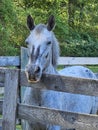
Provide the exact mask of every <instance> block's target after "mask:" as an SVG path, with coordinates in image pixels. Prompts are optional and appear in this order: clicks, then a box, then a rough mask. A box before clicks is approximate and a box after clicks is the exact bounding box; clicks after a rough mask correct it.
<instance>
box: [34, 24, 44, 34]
mask: <svg viewBox="0 0 98 130" xmlns="http://www.w3.org/2000/svg"><path fill="white" fill-rule="evenodd" d="M45 28H46V25H44V24H39V25H37V26H36V27H35V32H36V34H40V33H41V32H42V31H43V30H44V29H45Z"/></svg>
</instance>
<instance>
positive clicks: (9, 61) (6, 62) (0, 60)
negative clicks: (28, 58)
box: [0, 56, 20, 66]
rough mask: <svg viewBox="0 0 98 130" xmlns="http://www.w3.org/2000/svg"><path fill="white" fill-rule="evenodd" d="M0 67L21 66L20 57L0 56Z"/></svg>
mask: <svg viewBox="0 0 98 130" xmlns="http://www.w3.org/2000/svg"><path fill="white" fill-rule="evenodd" d="M0 66H20V58H19V56H0Z"/></svg>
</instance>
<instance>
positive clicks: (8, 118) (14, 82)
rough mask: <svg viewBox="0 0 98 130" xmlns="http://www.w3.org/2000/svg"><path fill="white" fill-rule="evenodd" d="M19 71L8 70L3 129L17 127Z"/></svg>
mask: <svg viewBox="0 0 98 130" xmlns="http://www.w3.org/2000/svg"><path fill="white" fill-rule="evenodd" d="M18 74H19V73H18V71H17V70H11V69H9V70H7V69H6V74H5V84H4V102H3V121H2V129H3V130H15V129H16V127H15V126H16V125H15V124H16V110H17V91H18V76H19V75H18Z"/></svg>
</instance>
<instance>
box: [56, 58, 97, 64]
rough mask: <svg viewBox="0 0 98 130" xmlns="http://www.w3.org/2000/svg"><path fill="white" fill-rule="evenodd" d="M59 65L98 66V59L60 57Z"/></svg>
mask: <svg viewBox="0 0 98 130" xmlns="http://www.w3.org/2000/svg"><path fill="white" fill-rule="evenodd" d="M58 64H59V65H98V57H59V60H58Z"/></svg>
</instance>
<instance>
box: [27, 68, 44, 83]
mask: <svg viewBox="0 0 98 130" xmlns="http://www.w3.org/2000/svg"><path fill="white" fill-rule="evenodd" d="M25 73H26V76H27V79H28V82H30V83H37V82H39V81H40V79H41V75H42V72H41V69H40V67H39V66H26V69H25Z"/></svg>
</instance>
